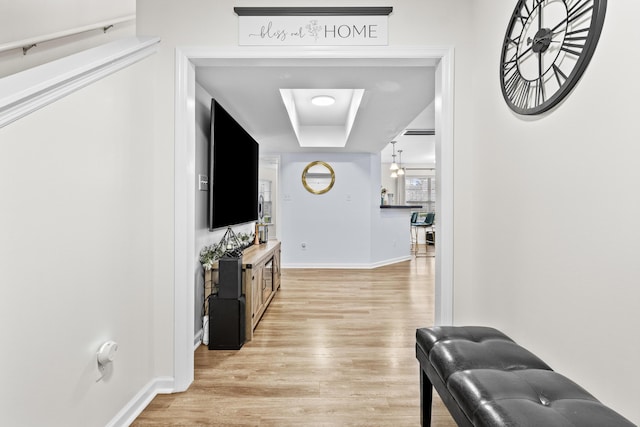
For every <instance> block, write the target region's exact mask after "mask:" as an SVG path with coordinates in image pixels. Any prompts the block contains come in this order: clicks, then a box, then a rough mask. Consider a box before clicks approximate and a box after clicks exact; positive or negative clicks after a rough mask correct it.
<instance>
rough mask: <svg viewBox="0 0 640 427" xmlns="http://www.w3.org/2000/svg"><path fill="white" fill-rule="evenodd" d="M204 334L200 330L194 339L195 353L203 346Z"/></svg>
mask: <svg viewBox="0 0 640 427" xmlns="http://www.w3.org/2000/svg"><path fill="white" fill-rule="evenodd" d="M202 334H203V330H202V329H200V330H199V331H198V332H196V336H195V337H193V351H196V350H197V349H198V347H200V344H202Z"/></svg>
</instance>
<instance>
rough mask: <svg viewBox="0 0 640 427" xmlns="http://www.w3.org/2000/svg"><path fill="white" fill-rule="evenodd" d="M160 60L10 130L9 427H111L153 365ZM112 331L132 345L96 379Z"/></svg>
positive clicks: (4, 305)
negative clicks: (155, 82)
mask: <svg viewBox="0 0 640 427" xmlns="http://www.w3.org/2000/svg"><path fill="white" fill-rule="evenodd" d="M149 72H151V69H150V68H149V63H148V62H142V63H138V64H136V65H133V66H131V67H129V68H127V69H125V70H122V71H119V72H117V73H116V74H113V75H111V76H109V77H107V78H105V79H104V80H101V81H99V82H98V83H95V84H93V85H91V86H89V87H86V88H84V89H81V90H80V91H78V92H75V93H73V94H72V95H69V96H67V97H66V98H63V99H62V100H60V101H58V102H56V103H54V104H52V105H49V106H47V107H45V108H43V109H41V110H38V111H37V112H35V113H33V114H31V115H29V116H26V117H24V118H23V119H21V120H18V121H16V122H14V123H12V124H10V125H8V126H6V127H4V128H2V129H0V194H1V195H2V196H1V198H2V209H0V235H1V236H2V238H1V239H0V284H1V286H0V288H1V289H2V291H1V292H2V297H0V313H1V316H2V321H1V322H0V337H2V346H3V351H2V355H1V356H0V360H1V363H0V371H1V374H0V377H1V378H2V387H0V400H1V401H2V402H3V403H2V405H1V406H2V410H0V424H2V425H21V426H26V425H33V426H36V425H43V426H44V425H46V426H64V427H68V426H103V425H106V424H107V423H108V422H109V421H110V420H111V419H112V418H113V417H114V416H115V415H116V414H117V413H118V411H120V410H121V409H122V408H123V407H124V406H125V405H126V404H127V403H128V402H129V401H130V400H131V399H132V398H133V397H134V396H135V395H136V393H138V391H140V390H141V389H143V387H144V386H145V385H146V384H147V383H149V382H150V381H151V379H152V377H153V375H152V374H153V369H154V356H153V353H152V341H153V337H152V335H151V334H150V333H149V331H151V330H153V325H154V318H153V311H152V303H153V294H154V282H153V267H154V259H153V247H154V244H155V243H156V239H155V238H154V235H153V230H152V227H151V224H152V219H153V216H154V211H153V204H152V195H153V192H152V188H153V183H152V182H150V179H149V178H150V176H152V172H153V170H152V167H153V161H152V160H153V157H154V154H153V152H154V140H153V135H152V133H151V132H150V130H151V129H152V116H153V110H152V108H151V107H152V105H153V102H154V99H153V98H154V95H153V87H152V84H151V82H150V80H149V79H148V78H147V77H146V76H148V73H149ZM107 339H113V340H115V341H117V342H118V343H119V345H120V347H119V351H118V353H117V358H116V360H115V361H114V365H113V371H112V374H111V376H110V377H109V378H106V379H105V380H103V381H101V382H96V379H97V373H98V371H97V363H96V351H97V350H98V347H99V346H100V344H102V343H103V342H104V341H105V340H107Z"/></svg>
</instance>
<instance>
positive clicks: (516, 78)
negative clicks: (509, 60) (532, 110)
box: [504, 73, 531, 108]
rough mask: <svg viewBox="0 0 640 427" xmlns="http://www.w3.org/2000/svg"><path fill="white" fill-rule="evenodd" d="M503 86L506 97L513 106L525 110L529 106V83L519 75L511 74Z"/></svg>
mask: <svg viewBox="0 0 640 427" xmlns="http://www.w3.org/2000/svg"><path fill="white" fill-rule="evenodd" d="M504 86H505V91H506V93H507V97H508V98H509V99H510V100H511V102H512V103H513V105H515V106H516V107H518V108H525V107H527V106H528V105H529V97H530V96H531V81H529V80H525V79H524V78H522V76H521V75H520V74H519V73H513V74H512V75H511V76H510V77H509V79H508V80H507V81H506V82H505V85H504Z"/></svg>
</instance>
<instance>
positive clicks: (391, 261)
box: [282, 255, 411, 270]
mask: <svg viewBox="0 0 640 427" xmlns="http://www.w3.org/2000/svg"><path fill="white" fill-rule="evenodd" d="M410 259H411V255H408V256H402V257H398V258H393V259H385V260H383V261H379V262H374V263H370V264H282V268H291V269H295V268H344V269H361V270H365V269H367V270H368V269H372V268H378V267H383V266H385V265H391V264H395V263H398V262H403V261H409V260H410Z"/></svg>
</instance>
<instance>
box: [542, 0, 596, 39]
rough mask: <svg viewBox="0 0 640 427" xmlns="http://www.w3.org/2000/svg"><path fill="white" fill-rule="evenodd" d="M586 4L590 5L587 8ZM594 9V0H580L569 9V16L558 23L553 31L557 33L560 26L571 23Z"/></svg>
mask: <svg viewBox="0 0 640 427" xmlns="http://www.w3.org/2000/svg"><path fill="white" fill-rule="evenodd" d="M589 5H590V6H589ZM585 6H589V7H587V8H586V9H585ZM592 10H593V0H580V1H578V2H577V3H576V4H575V5H573V6H572V7H571V8H570V9H569V10H568V11H567V17H566V18H564V19H563V20H562V21H560V22H559V23H558V25H556V26H555V27H553V28H552V29H551V32H552V33H555V32H556V30H557V29H558V28H560V27H561V26H562V25H563V24H565V23H566V24H567V25H569V24H571V23H572V22H574V21H575V20H577V19H578V18H581V17H582V16H583V15H584V14H586V13H589V12H590V11H592Z"/></svg>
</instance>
